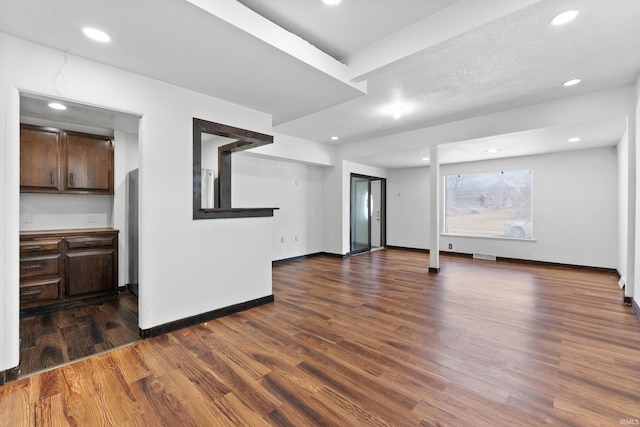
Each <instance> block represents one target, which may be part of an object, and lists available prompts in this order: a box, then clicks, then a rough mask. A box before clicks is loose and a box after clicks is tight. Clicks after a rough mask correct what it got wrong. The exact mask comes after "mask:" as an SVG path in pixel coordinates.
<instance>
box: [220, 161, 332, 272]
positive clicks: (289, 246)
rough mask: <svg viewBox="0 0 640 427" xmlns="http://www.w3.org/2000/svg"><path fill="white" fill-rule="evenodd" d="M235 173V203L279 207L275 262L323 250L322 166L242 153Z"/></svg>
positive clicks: (275, 222) (273, 240)
mask: <svg viewBox="0 0 640 427" xmlns="http://www.w3.org/2000/svg"><path fill="white" fill-rule="evenodd" d="M232 174H233V175H232V180H231V185H232V190H231V195H232V198H233V200H232V206H234V207H243V208H244V207H265V206H266V207H277V208H278V209H277V210H276V211H274V215H273V230H272V235H271V247H272V260H273V261H277V260H282V259H288V258H295V257H299V256H304V255H310V254H314V253H318V252H322V246H323V241H322V224H323V203H322V197H323V188H322V185H323V182H322V181H323V168H322V167H319V166H312V165H307V164H302V163H297V162H291V161H285V160H275V159H271V158H263V157H258V156H254V155H247V154H244V153H238V154H235V155H234V157H233V170H232Z"/></svg>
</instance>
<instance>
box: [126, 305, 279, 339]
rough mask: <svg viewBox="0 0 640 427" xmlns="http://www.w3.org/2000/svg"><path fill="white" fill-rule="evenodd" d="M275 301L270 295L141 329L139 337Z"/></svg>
mask: <svg viewBox="0 0 640 427" xmlns="http://www.w3.org/2000/svg"><path fill="white" fill-rule="evenodd" d="M274 301H275V297H274V296H273V295H268V296H266V297H262V298H257V299H254V300H251V301H246V302H241V303H239V304H234V305H230V306H228V307H223V308H219V309H217V310H213V311H209V312H207V313H202V314H197V315H195V316H191V317H186V318H184V319H179V320H174V321H173V322H169V323H164V324H162V325H158V326H154V327H152V328H149V329H140V330H139V332H138V335H139V336H140V338H142V339H147V338H152V337H157V336H158V335H162V334H166V333H169V332H173V331H177V330H178V329H183V328H187V327H189V326H194V325H198V324H200V323H203V322H209V321H211V320H214V319H218V318H220V317H224V316H228V315H230V314H234V313H239V312H241V311H245V310H249V309H251V308H254V307H258V306H261V305H264V304H269V303H271V302H274Z"/></svg>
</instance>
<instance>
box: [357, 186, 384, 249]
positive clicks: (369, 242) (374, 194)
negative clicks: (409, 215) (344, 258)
mask: <svg viewBox="0 0 640 427" xmlns="http://www.w3.org/2000/svg"><path fill="white" fill-rule="evenodd" d="M385 184H386V180H385V179H384V178H375V177H370V176H363V175H356V174H351V248H350V253H351V254H354V253H359V252H367V251H370V250H371V249H372V247H375V248H378V247H383V246H384V245H385V231H386V230H385V226H384V224H385V221H384V207H385V194H384V193H385ZM372 190H373V191H372Z"/></svg>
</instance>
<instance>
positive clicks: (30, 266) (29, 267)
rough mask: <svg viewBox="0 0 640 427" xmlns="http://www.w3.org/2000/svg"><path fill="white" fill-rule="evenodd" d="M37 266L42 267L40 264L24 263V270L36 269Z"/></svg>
mask: <svg viewBox="0 0 640 427" xmlns="http://www.w3.org/2000/svg"><path fill="white" fill-rule="evenodd" d="M39 268H42V264H32V265H25V266H24V269H25V270H37V269H39Z"/></svg>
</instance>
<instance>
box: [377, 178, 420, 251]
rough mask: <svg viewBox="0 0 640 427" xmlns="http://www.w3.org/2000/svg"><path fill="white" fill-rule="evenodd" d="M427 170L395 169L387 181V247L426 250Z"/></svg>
mask: <svg viewBox="0 0 640 427" xmlns="http://www.w3.org/2000/svg"><path fill="white" fill-rule="evenodd" d="M430 193H431V191H430V189H429V168H427V167H422V168H410V169H394V170H390V171H389V175H388V181H387V244H388V245H389V246H401V247H405V248H415V249H428V248H429V221H430V220H431V219H430V213H429V197H430Z"/></svg>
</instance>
